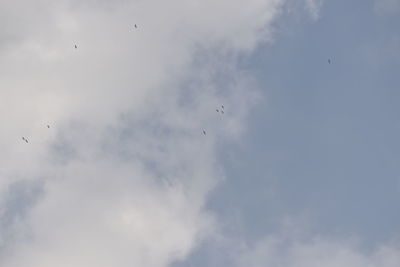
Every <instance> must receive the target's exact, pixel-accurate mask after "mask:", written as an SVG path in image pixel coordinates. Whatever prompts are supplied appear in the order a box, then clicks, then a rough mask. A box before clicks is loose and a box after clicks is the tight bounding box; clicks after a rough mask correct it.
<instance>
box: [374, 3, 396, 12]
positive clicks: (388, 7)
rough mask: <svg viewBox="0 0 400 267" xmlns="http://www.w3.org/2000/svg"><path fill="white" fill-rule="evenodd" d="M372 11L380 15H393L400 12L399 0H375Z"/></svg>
mask: <svg viewBox="0 0 400 267" xmlns="http://www.w3.org/2000/svg"><path fill="white" fill-rule="evenodd" d="M374 11H375V12H376V13H377V14H380V15H393V14H397V13H399V12H400V1H399V0H375V2H374Z"/></svg>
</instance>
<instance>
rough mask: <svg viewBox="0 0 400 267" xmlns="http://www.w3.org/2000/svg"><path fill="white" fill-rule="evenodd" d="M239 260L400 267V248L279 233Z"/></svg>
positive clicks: (305, 266) (300, 266)
mask: <svg viewBox="0 0 400 267" xmlns="http://www.w3.org/2000/svg"><path fill="white" fill-rule="evenodd" d="M237 263H238V266H246V267H259V266H276V267H281V266H282V267H283V266H285V267H319V266H325V267H365V266H368V267H396V266H399V264H400V248H398V247H396V246H394V245H393V246H382V247H379V248H377V249H375V250H373V251H371V252H363V251H362V250H360V249H359V248H358V247H357V246H356V244H355V242H353V241H332V240H326V239H321V238H314V239H312V240H300V239H296V238H283V237H278V236H275V237H269V238H266V239H264V240H263V241H262V242H260V243H259V244H257V245H256V246H255V247H252V248H248V249H247V251H245V252H244V253H243V254H242V255H241V256H240V257H239V259H238V261H237Z"/></svg>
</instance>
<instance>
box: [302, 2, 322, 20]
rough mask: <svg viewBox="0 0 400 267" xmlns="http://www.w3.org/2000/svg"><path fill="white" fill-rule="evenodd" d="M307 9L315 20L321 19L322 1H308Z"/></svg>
mask: <svg viewBox="0 0 400 267" xmlns="http://www.w3.org/2000/svg"><path fill="white" fill-rule="evenodd" d="M305 3H306V9H307V11H308V12H309V13H310V16H311V18H313V19H314V20H316V19H318V18H319V13H320V10H321V6H322V0H306V2H305Z"/></svg>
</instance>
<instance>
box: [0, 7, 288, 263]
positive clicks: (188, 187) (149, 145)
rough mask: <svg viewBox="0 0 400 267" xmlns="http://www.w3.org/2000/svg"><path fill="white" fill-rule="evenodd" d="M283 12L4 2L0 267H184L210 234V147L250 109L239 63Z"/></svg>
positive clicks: (0, 16)
mask: <svg viewBox="0 0 400 267" xmlns="http://www.w3.org/2000/svg"><path fill="white" fill-rule="evenodd" d="M281 4H282V1H280V0H265V1H260V0H250V1H246V4H244V3H243V2H241V1H228V0H219V1H214V0H213V1H211V0H206V1H183V0H173V1H168V2H165V1H123V0H120V1H113V2H110V1H100V0H98V1H96V0H91V1H89V0H86V1H75V0H60V1H57V2H54V1H49V0H40V1H36V2H35V3H31V2H30V1H25V0H17V1H13V2H5V1H2V2H1V3H0V22H1V24H2V30H1V32H0V34H1V38H0V62H1V63H0V79H1V80H2V83H1V85H0V119H1V121H2V122H3V126H4V127H3V128H2V131H1V133H0V149H1V151H2V153H1V155H0V175H1V179H0V225H1V226H2V227H1V229H0V265H1V266H8V267H22V266H30V267H38V266H41V267H47V266H60V267H63V266H77V267H81V266H82V267H83V266H85V267H91V266H96V267H102V266H118V267H120V266H121V267H123V266H166V265H168V264H169V263H170V262H172V261H174V260H177V259H181V258H183V257H185V256H186V255H187V254H188V253H189V251H190V250H191V249H192V248H193V247H195V246H196V245H197V244H198V243H199V242H200V241H201V240H202V238H203V237H204V236H205V235H207V234H208V233H209V232H211V231H212V230H213V225H214V223H213V218H212V216H211V215H210V214H208V213H207V211H206V210H204V208H203V204H204V202H205V200H206V197H207V194H208V192H209V191H210V190H211V189H212V188H214V186H215V184H216V183H218V181H219V180H220V179H222V178H223V171H222V170H221V169H220V166H219V164H218V158H217V150H218V147H219V146H220V145H221V143H222V140H237V138H238V137H240V135H241V132H242V131H243V130H244V128H245V118H246V114H247V112H248V110H249V108H250V107H251V106H252V104H253V103H254V101H256V96H257V93H256V90H255V86H254V84H253V82H252V78H251V77H249V76H248V75H247V74H245V73H242V72H241V71H240V70H239V69H238V68H237V67H236V66H237V63H236V56H237V55H239V54H243V53H244V54H245V53H251V51H252V50H253V49H254V48H255V47H256V46H257V45H258V44H259V43H260V42H265V41H268V40H270V38H271V24H272V22H273V21H274V20H275V18H276V17H277V16H278V15H279V13H280V7H281ZM134 24H137V25H138V28H137V29H136V28H134V27H133V25H134ZM75 45H77V49H75V48H74V46H75ZM221 104H223V105H224V106H225V108H226V112H225V114H224V117H222V116H219V115H218V114H216V112H215V108H216V107H219V106H220V105H221ZM46 125H50V126H51V127H50V128H47V127H46ZM202 129H206V130H207V136H203V134H202ZM22 137H26V138H27V139H28V140H29V143H25V142H24V141H23V140H22V139H21V138H22ZM224 142H225V141H224Z"/></svg>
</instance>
